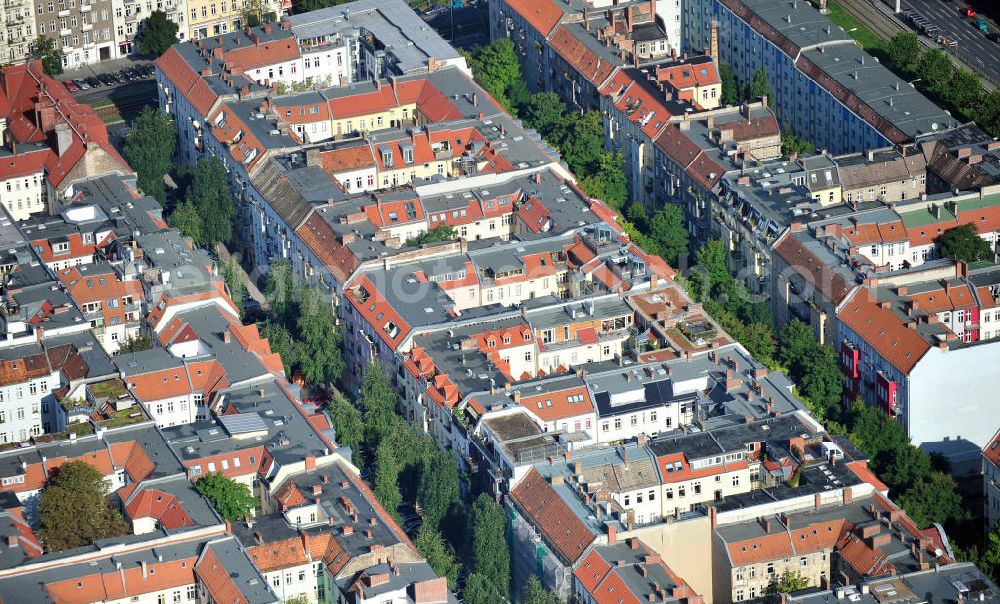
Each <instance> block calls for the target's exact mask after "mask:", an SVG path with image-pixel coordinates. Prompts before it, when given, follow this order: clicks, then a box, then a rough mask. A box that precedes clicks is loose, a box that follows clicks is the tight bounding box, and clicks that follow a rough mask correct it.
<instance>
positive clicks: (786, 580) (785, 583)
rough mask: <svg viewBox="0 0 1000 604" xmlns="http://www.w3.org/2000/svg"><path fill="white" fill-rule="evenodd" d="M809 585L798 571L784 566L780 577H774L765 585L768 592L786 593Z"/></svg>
mask: <svg viewBox="0 0 1000 604" xmlns="http://www.w3.org/2000/svg"><path fill="white" fill-rule="evenodd" d="M807 587H809V580H808V579H806V578H804V577H803V576H802V574H801V573H799V572H798V571H795V572H792V570H791V569H788V568H786V569H785V572H783V573H781V576H780V577H776V578H775V579H774V580H773V581H772V582H771V584H770V585H768V586H767V593H769V594H788V593H792V592H796V591H799V590H800V589H805V588H807Z"/></svg>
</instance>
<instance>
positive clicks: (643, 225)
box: [625, 201, 652, 252]
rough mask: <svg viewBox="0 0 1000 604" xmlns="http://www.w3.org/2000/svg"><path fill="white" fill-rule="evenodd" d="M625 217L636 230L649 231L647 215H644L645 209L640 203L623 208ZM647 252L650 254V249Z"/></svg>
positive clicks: (633, 203)
mask: <svg viewBox="0 0 1000 604" xmlns="http://www.w3.org/2000/svg"><path fill="white" fill-rule="evenodd" d="M625 217H626V218H628V220H629V221H630V222H631V223H632V224H633V225H634V226H635V228H636V229H638V230H640V231H643V232H645V231H647V230H648V229H649V215H648V214H647V213H646V207H645V206H643V205H642V204H641V203H636V202H634V201H633V202H632V203H630V204H628V207H627V208H625ZM646 251H647V252H651V251H652V250H651V249H647V250H646Z"/></svg>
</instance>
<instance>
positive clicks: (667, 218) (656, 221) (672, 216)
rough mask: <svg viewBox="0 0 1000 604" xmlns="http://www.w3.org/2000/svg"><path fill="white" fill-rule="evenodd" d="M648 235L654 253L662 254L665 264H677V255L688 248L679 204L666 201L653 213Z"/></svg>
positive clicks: (682, 213) (685, 229)
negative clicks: (654, 246)
mask: <svg viewBox="0 0 1000 604" xmlns="http://www.w3.org/2000/svg"><path fill="white" fill-rule="evenodd" d="M649 237H650V239H652V240H653V242H654V244H655V245H656V250H655V253H658V254H659V255H660V256H662V257H663V259H664V260H666V261H667V264H670V265H671V266H677V258H678V256H680V255H681V254H683V253H685V252H687V250H688V230H687V228H686V227H685V226H684V212H683V211H682V210H681V208H680V206H677V205H675V204H672V203H668V204H667V205H665V206H663V208H662V209H661V210H660V211H659V212H657V213H656V214H653V218H652V219H651V220H650V221H649ZM650 251H653V250H650Z"/></svg>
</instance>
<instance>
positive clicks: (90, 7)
mask: <svg viewBox="0 0 1000 604" xmlns="http://www.w3.org/2000/svg"><path fill="white" fill-rule="evenodd" d="M91 10H93V5H91V4H84V5H83V6H81V7H80V12H81V13H89V12H90V11H91Z"/></svg>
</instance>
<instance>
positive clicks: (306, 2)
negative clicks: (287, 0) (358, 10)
mask: <svg viewBox="0 0 1000 604" xmlns="http://www.w3.org/2000/svg"><path fill="white" fill-rule="evenodd" d="M349 1H350V0H292V12H294V13H295V14H296V15H299V14H302V13H308V12H309V11H314V10H319V9H321V8H327V7H329V6H337V5H339V4H343V3H345V2H349Z"/></svg>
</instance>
